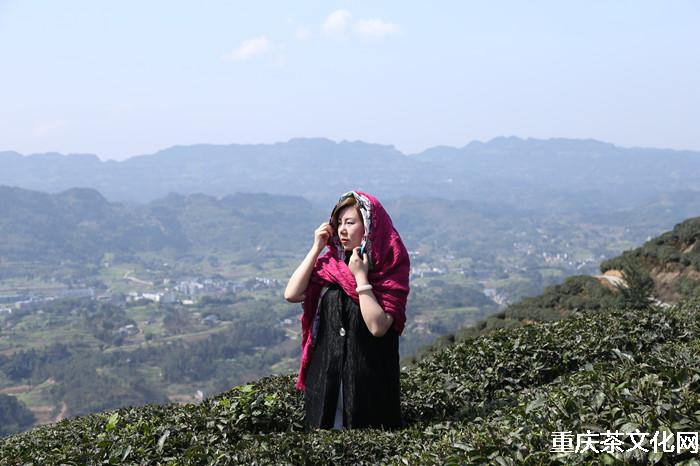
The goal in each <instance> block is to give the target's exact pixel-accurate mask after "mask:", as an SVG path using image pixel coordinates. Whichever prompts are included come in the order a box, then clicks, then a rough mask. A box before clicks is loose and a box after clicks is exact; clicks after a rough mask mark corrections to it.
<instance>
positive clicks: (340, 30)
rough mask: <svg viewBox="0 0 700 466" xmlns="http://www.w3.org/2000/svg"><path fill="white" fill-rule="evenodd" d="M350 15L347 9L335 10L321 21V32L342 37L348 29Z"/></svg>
mask: <svg viewBox="0 0 700 466" xmlns="http://www.w3.org/2000/svg"><path fill="white" fill-rule="evenodd" d="M351 19H352V15H351V14H350V12H349V11H347V10H336V11H334V12H333V13H331V14H330V15H328V17H327V18H326V21H325V22H324V23H323V32H324V34H326V35H329V36H335V37H342V36H344V35H345V33H346V30H347V29H348V24H349V23H350V20H351Z"/></svg>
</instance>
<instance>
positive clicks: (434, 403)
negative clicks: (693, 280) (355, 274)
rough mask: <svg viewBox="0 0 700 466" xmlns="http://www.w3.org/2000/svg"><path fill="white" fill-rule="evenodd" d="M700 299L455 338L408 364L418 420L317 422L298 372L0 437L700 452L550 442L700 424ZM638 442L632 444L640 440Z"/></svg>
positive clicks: (65, 450)
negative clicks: (310, 418) (559, 435)
mask: <svg viewBox="0 0 700 466" xmlns="http://www.w3.org/2000/svg"><path fill="white" fill-rule="evenodd" d="M699 313H700V302H697V301H695V302H688V303H685V304H683V305H679V306H676V307H674V308H671V309H668V310H657V311H654V310H644V311H624V310H611V311H608V312H600V313H593V312H588V313H585V314H583V313H581V314H578V313H577V314H575V315H573V316H572V317H571V318H569V319H567V320H562V321H558V322H550V323H541V324H533V325H528V326H525V327H520V328H513V329H507V330H499V331H495V332H494V333H493V334H491V335H489V336H486V337H481V338H477V339H475V340H471V341H466V342H462V343H458V344H455V345H453V346H450V347H447V348H445V349H443V350H442V351H439V352H436V353H434V354H431V355H429V356H427V357H426V358H425V359H423V360H421V361H419V362H418V363H417V364H416V365H415V366H414V367H411V368H410V369H408V370H406V371H404V372H402V390H403V399H402V408H403V412H404V416H405V421H406V426H405V427H404V428H403V429H401V430H397V431H378V430H370V429H368V430H364V429H358V430H351V431H340V432H338V431H314V432H305V431H304V428H303V398H302V395H301V393H300V392H298V391H295V389H294V379H293V376H278V377H267V378H263V379H260V380H259V381H257V382H255V383H253V384H249V385H244V386H239V387H236V388H234V389H233V390H230V391H228V392H226V393H223V394H221V395H219V396H218V397H216V398H212V399H209V400H206V401H205V402H203V403H202V404H200V405H186V406H174V405H167V406H156V405H151V406H146V407H142V408H124V409H120V410H118V411H114V412H111V413H103V414H94V415H89V416H85V417H81V418H76V419H72V420H67V421H62V422H60V423H58V424H56V425H53V426H46V427H40V428H37V429H34V430H33V431H30V432H26V433H23V434H18V435H15V436H12V437H9V438H7V439H5V440H3V441H2V443H0V458H2V461H1V463H2V464H30V463H31V464H35V465H39V464H41V465H44V464H61V463H63V464H198V465H199V464H238V463H242V464H285V463H291V464H299V463H301V464H328V463H338V464H376V463H393V464H402V463H403V464H426V463H427V464H432V463H440V464H444V463H447V464H469V463H492V464H599V463H601V462H607V463H609V464H612V463H615V462H619V463H621V462H627V463H635V462H639V463H640V464H646V463H654V462H660V464H668V463H670V462H673V463H680V464H698V463H697V462H693V461H694V460H693V459H692V458H691V457H690V456H689V455H688V454H687V453H684V454H681V455H676V454H675V453H661V452H659V453H653V451H650V452H649V453H646V454H644V455H639V456H628V457H623V454H622V453H616V454H615V455H608V454H603V453H591V452H586V453H573V454H569V455H568V456H563V455H561V454H556V453H551V452H550V449H551V435H552V432H555V431H572V432H574V433H585V431H586V429H589V430H592V431H594V432H605V430H608V429H609V430H611V431H614V430H618V431H620V432H622V431H624V432H631V431H634V430H635V429H639V431H641V432H650V433H653V432H655V431H660V430H667V429H668V430H672V431H674V432H675V431H679V430H686V431H688V430H689V431H697V430H700V319H699V318H698V317H699ZM629 446H630V445H626V447H629Z"/></svg>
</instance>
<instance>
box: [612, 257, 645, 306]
mask: <svg viewBox="0 0 700 466" xmlns="http://www.w3.org/2000/svg"><path fill="white" fill-rule="evenodd" d="M622 277H623V278H624V280H625V283H624V284H618V285H616V286H617V289H618V290H619V291H620V296H619V298H618V299H619V303H620V306H621V307H623V308H625V309H634V310H642V309H648V308H651V307H652V306H653V305H654V297H653V293H654V281H653V280H652V279H651V277H650V276H649V274H647V273H646V272H645V271H644V270H643V269H642V267H641V265H640V264H639V263H638V262H636V261H634V260H632V259H629V258H627V259H625V261H624V262H623V265H622Z"/></svg>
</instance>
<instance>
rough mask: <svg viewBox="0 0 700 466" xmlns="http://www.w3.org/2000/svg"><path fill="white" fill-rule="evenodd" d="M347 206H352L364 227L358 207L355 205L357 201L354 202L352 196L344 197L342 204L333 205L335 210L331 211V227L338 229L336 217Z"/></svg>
mask: <svg viewBox="0 0 700 466" xmlns="http://www.w3.org/2000/svg"><path fill="white" fill-rule="evenodd" d="M347 206H354V207H355V209H356V210H357V214H358V215H359V216H360V221H361V222H362V224H363V225H364V223H365V221H364V219H363V218H362V212H360V206H359V205H358V204H357V201H356V200H355V197H354V196H349V197H346V198H345V199H343V200H342V202H339V203H337V204H336V205H335V208H334V209H333V214H332V215H331V226H332V227H333V228H334V229H338V216H339V215H340V211H341V210H343V209H344V208H345V207H347Z"/></svg>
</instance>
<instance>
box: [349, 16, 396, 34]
mask: <svg viewBox="0 0 700 466" xmlns="http://www.w3.org/2000/svg"><path fill="white" fill-rule="evenodd" d="M355 31H356V32H357V35H358V36H360V37H362V38H363V39H378V38H381V37H384V36H388V35H390V34H394V33H396V32H398V31H399V26H398V25H396V24H394V23H389V22H387V21H384V20H381V19H377V18H371V19H360V20H357V22H356V23H355Z"/></svg>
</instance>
